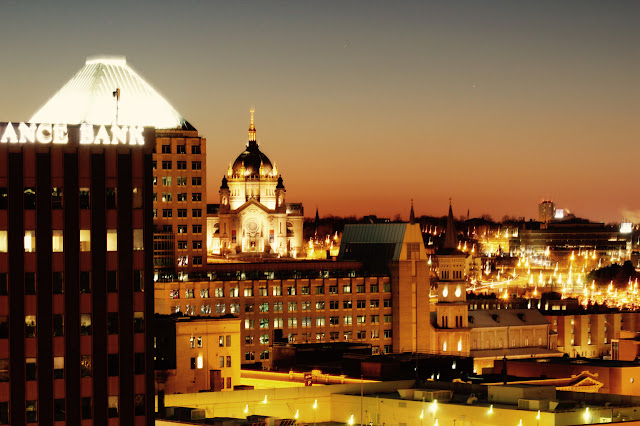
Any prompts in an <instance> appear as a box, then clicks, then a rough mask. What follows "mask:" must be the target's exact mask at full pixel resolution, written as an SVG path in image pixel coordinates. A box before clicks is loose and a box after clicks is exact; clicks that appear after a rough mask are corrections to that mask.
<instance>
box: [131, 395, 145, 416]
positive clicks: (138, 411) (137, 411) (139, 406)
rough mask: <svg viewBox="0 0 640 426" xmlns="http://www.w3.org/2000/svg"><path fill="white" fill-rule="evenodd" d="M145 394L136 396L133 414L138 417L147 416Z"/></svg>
mask: <svg viewBox="0 0 640 426" xmlns="http://www.w3.org/2000/svg"><path fill="white" fill-rule="evenodd" d="M144 397H145V395H144V394H141V393H139V394H136V396H135V397H134V400H133V404H134V405H133V414H134V415H136V416H144V415H145V409H144V407H145V404H144Z"/></svg>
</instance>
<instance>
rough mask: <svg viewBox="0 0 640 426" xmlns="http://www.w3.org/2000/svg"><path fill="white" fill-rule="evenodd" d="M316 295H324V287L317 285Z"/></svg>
mask: <svg viewBox="0 0 640 426" xmlns="http://www.w3.org/2000/svg"><path fill="white" fill-rule="evenodd" d="M316 294H324V286H323V285H317V286H316Z"/></svg>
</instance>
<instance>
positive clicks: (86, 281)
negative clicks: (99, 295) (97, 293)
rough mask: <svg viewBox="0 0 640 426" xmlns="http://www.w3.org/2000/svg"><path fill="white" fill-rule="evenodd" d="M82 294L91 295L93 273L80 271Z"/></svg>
mask: <svg viewBox="0 0 640 426" xmlns="http://www.w3.org/2000/svg"><path fill="white" fill-rule="evenodd" d="M80 293H91V273H90V272H88V271H80Z"/></svg>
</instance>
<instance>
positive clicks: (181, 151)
mask: <svg viewBox="0 0 640 426" xmlns="http://www.w3.org/2000/svg"><path fill="white" fill-rule="evenodd" d="M176 153H177V154H186V153H187V146H186V145H176Z"/></svg>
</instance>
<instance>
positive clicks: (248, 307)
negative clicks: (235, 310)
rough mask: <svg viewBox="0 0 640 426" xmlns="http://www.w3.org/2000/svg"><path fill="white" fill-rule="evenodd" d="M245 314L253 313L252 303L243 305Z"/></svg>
mask: <svg viewBox="0 0 640 426" xmlns="http://www.w3.org/2000/svg"><path fill="white" fill-rule="evenodd" d="M244 311H245V312H253V303H245V304H244Z"/></svg>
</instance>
